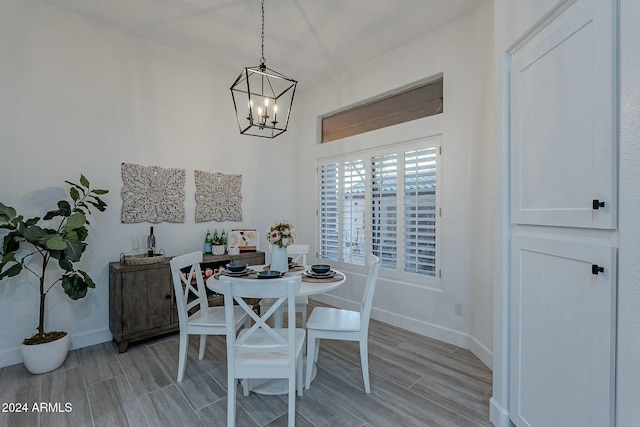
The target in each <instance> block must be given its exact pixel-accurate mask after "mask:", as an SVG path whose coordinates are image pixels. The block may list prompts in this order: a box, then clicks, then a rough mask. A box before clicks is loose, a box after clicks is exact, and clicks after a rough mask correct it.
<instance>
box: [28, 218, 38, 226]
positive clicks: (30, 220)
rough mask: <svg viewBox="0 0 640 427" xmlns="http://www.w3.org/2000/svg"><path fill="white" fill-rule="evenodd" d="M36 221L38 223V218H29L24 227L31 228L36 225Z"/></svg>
mask: <svg viewBox="0 0 640 427" xmlns="http://www.w3.org/2000/svg"><path fill="white" fill-rule="evenodd" d="M38 221H40V218H39V217H35V218H30V219H28V220H26V221H25V222H24V225H26V226H27V227H32V226H34V225H36V224H37V223H38Z"/></svg>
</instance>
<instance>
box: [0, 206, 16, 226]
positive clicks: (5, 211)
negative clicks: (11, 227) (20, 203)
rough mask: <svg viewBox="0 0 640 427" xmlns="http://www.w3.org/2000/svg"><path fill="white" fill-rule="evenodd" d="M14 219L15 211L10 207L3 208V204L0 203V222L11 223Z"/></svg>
mask: <svg viewBox="0 0 640 427" xmlns="http://www.w3.org/2000/svg"><path fill="white" fill-rule="evenodd" d="M15 217H16V210H15V209H14V208H12V207H11V206H5V205H4V204H3V203H0V220H1V221H7V222H9V221H11V220H12V219H13V218H15Z"/></svg>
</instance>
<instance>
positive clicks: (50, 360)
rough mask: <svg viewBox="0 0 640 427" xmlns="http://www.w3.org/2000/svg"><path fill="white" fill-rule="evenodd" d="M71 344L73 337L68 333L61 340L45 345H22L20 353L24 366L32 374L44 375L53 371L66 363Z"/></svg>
mask: <svg viewBox="0 0 640 427" xmlns="http://www.w3.org/2000/svg"><path fill="white" fill-rule="evenodd" d="M70 344H71V335H70V334H68V333H67V335H65V336H64V337H62V338H60V339H59V340H55V341H51V342H48V343H44V344H35V345H25V344H22V345H21V346H20V352H21V353H22V360H23V361H24V366H26V367H27V369H28V370H29V372H31V373H32V374H44V373H45V372H50V371H53V370H54V369H57V368H58V367H60V365H62V364H63V363H64V360H65V359H66V358H67V353H68V352H69V345H70Z"/></svg>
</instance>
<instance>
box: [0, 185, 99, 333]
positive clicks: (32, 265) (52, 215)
mask: <svg viewBox="0 0 640 427" xmlns="http://www.w3.org/2000/svg"><path fill="white" fill-rule="evenodd" d="M65 182H66V183H67V184H69V185H70V189H69V197H70V199H71V201H70V202H69V201H68V200H60V201H58V204H57V205H58V209H55V210H52V211H49V212H47V213H46V214H45V215H44V216H43V217H42V218H40V217H35V218H30V219H26V220H25V219H24V217H23V216H22V215H18V213H17V212H16V210H15V209H14V208H12V207H10V206H6V205H4V204H3V203H1V202H0V230H1V229H6V230H8V233H7V234H6V235H5V236H4V239H3V242H2V248H1V250H0V256H1V257H2V258H1V261H0V280H2V279H4V278H5V277H13V276H17V275H18V274H20V273H22V272H25V271H26V272H28V273H30V274H33V275H34V276H35V277H37V279H38V282H39V291H40V306H39V308H40V310H39V320H38V328H37V330H38V332H37V333H36V334H35V335H33V336H32V337H31V338H28V339H26V340H25V342H24V344H35V343H40V342H48V341H53V340H55V339H57V338H59V337H60V334H61V333H60V332H51V333H48V332H46V331H45V325H44V319H45V300H46V296H47V294H48V292H49V291H50V290H51V289H52V288H53V287H54V286H55V285H56V284H58V283H60V285H61V286H62V288H63V289H64V292H65V293H66V294H67V295H68V296H69V298H71V299H73V300H77V299H80V298H84V296H86V295H87V290H88V289H89V288H95V287H96V285H95V283H94V282H93V280H92V279H91V277H89V275H88V274H87V273H86V272H84V271H82V270H80V269H78V268H76V266H75V265H74V263H76V262H79V261H80V258H81V257H82V254H83V253H84V251H85V249H86V247H87V243H86V242H85V240H86V239H87V237H88V235H89V231H88V230H87V227H86V225H88V224H89V220H88V219H87V217H88V216H89V215H91V214H92V211H91V209H96V210H98V211H100V212H104V211H105V209H106V208H107V204H106V203H105V202H104V201H103V200H102V199H101V198H100V197H99V196H101V195H103V194H107V193H108V192H109V191H108V190H100V189H92V188H91V186H90V184H89V181H88V180H87V178H85V177H84V175H81V176H80V183H79V184H75V183H73V182H70V181H65ZM51 224H54V225H53V228H49V227H52V225H51ZM53 260H55V261H57V264H58V266H59V267H60V269H62V273H61V274H60V275H59V276H58V277H56V278H54V279H52V280H50V281H47V277H46V276H47V272H48V271H49V270H50V264H49V263H50V262H52V261H53ZM58 272H59V270H58ZM52 274H53V273H52ZM62 334H63V335H64V333H62Z"/></svg>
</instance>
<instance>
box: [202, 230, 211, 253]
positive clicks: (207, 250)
mask: <svg viewBox="0 0 640 427" xmlns="http://www.w3.org/2000/svg"><path fill="white" fill-rule="evenodd" d="M211 251H212V249H211V233H210V232H209V230H207V235H206V237H205V238H204V250H203V252H204V253H205V254H210V253H211Z"/></svg>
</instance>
